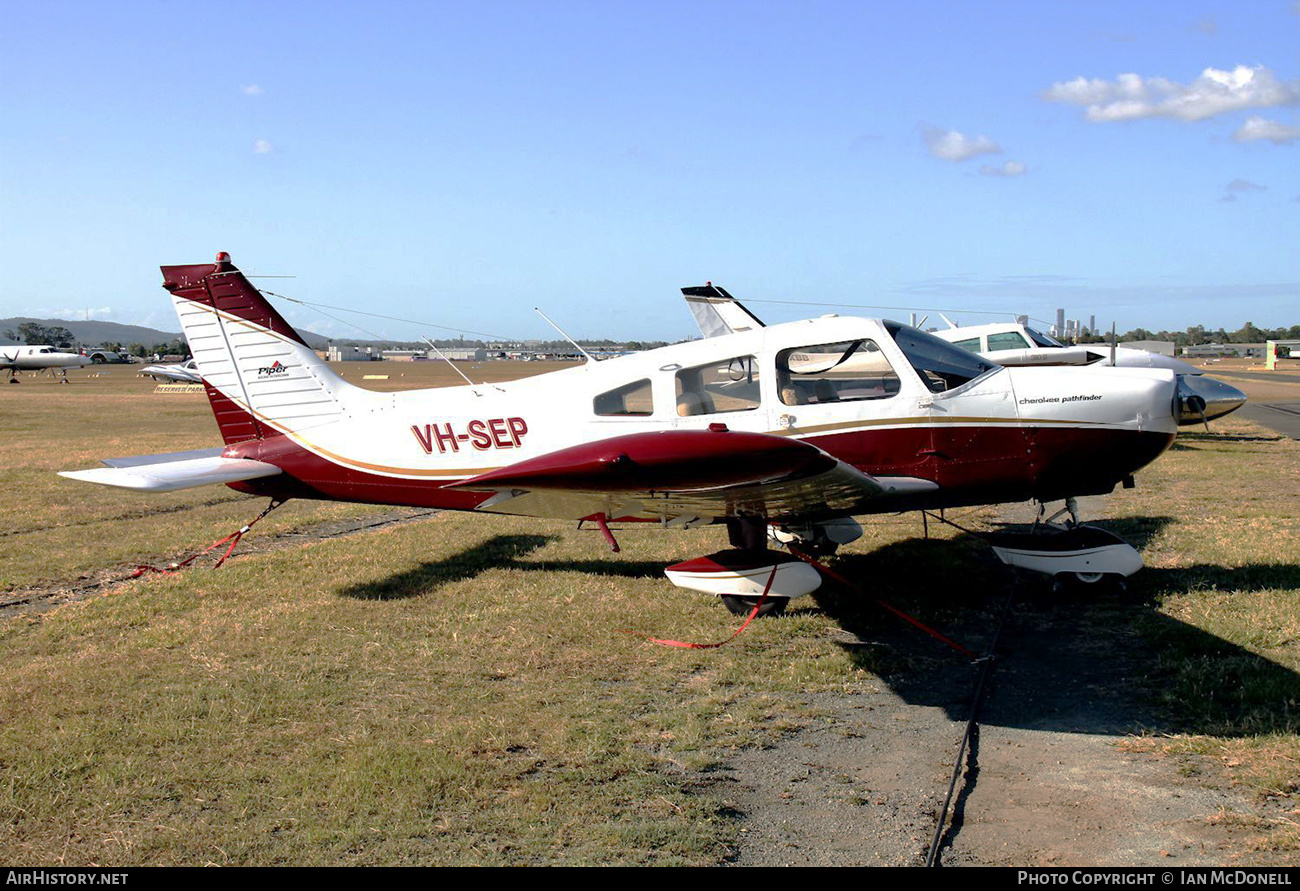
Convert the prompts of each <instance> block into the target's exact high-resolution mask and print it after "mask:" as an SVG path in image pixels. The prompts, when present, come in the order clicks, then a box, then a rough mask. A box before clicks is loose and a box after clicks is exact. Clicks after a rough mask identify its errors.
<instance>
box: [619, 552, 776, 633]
mask: <svg viewBox="0 0 1300 891" xmlns="http://www.w3.org/2000/svg"><path fill="white" fill-rule="evenodd" d="M780 568H781V567H780V565H777V566H773V567H772V572H771V574H769V575H768V577H767V584H766V585H764V586H763V596H762V597H760V598H758V603H756V604H754V609H753V610H751V611H750V613H749V618H747V619H746V620H745V624H744V625H741V626H740V627H739V628H737V629H736V633H735V634H733V635H731V637H729V638H727V639H726V640H720V641H718V642H717V643H691V642H690V641H685V640H660V639H658V638H654V637H647V638H646V640H648V641H649V642H650V643H653V644H659V645H660V646H662V647H682V648H684V649H687V650H713V649H716V648H718V647H722V646H726V645H727V644H729V643H731V642H732V641H733V640H735V639H736V638H738V637H740V632H742V631H744V630H745V629H746V628H748V627H749V623H750V622H752V621H754V619H755V617H756V616H758V611H759V610H760V609H762V608H763V603H764V602H765V601H766V600H767V592H769V591H771V590H772V582H774V581H775V580H776V571H777V570H778V569H780ZM623 633H624V634H631V633H632V632H631V631H624V632H623Z"/></svg>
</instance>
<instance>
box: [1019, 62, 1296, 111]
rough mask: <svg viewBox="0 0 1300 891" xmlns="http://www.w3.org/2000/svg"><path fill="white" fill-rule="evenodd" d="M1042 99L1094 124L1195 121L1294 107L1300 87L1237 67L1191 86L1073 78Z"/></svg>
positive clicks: (1210, 73)
mask: <svg viewBox="0 0 1300 891" xmlns="http://www.w3.org/2000/svg"><path fill="white" fill-rule="evenodd" d="M1043 98H1045V99H1047V100H1048V101H1049V102H1065V103H1069V104H1071V105H1083V106H1086V107H1087V110H1086V111H1085V112H1084V115H1085V117H1087V119H1088V120H1090V121H1093V122H1094V123H1100V122H1104V121H1129V120H1138V119H1141V118H1155V117H1165V118H1175V119H1177V120H1180V121H1200V120H1204V119H1206V118H1212V117H1214V116H1215V115H1220V114H1224V113H1226V112H1231V111H1240V110H1242V109H1246V108H1272V107H1275V106H1278V105H1294V104H1295V103H1297V102H1300V87H1297V86H1296V84H1294V83H1283V82H1281V81H1279V80H1278V79H1277V78H1276V77H1274V76H1273V73H1272V72H1271V71H1269V70H1268V69H1267V68H1265V67H1264V66H1263V65H1257V66H1255V67H1254V68H1250V67H1247V66H1245V65H1238V66H1237V67H1236V68H1234V69H1233V70H1231V71H1222V70H1220V69H1218V68H1206V69H1205V70H1204V71H1202V72H1201V76H1200V77H1198V78H1197V79H1196V80H1194V81H1192V82H1191V83H1190V84H1180V83H1177V82H1175V81H1172V80H1168V79H1166V78H1163V77H1148V78H1144V77H1142V76H1140V75H1137V74H1121V75H1119V76H1118V77H1116V78H1115V80H1113V81H1107V80H1102V79H1100V78H1092V79H1089V78H1085V77H1076V78H1075V79H1074V80H1069V81H1062V82H1060V83H1055V84H1052V87H1051V89H1049V90H1047V91H1046V92H1045V93H1044V94H1043Z"/></svg>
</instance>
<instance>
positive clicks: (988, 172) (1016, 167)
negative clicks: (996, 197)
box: [980, 161, 1029, 176]
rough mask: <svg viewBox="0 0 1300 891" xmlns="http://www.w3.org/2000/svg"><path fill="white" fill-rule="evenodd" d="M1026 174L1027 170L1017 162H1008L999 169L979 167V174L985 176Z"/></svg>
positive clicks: (989, 166)
mask: <svg viewBox="0 0 1300 891" xmlns="http://www.w3.org/2000/svg"><path fill="white" fill-rule="evenodd" d="M1028 172H1029V171H1028V168H1026V167H1025V165H1024V164H1022V163H1021V162H1019V161H1008V162H1007V163H1005V164H1003V165H1002V166H1001V167H994V166H993V165H991V164H985V165H984V166H982V167H980V173H982V174H984V175H985V176H1024V175H1025V174H1026V173H1028Z"/></svg>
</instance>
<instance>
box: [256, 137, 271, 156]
mask: <svg viewBox="0 0 1300 891" xmlns="http://www.w3.org/2000/svg"><path fill="white" fill-rule="evenodd" d="M272 148H273V146H272V145H271V143H269V142H268V141H266V140H265V139H255V140H253V153H254V154H257V155H269V154H270V153H271V149H272Z"/></svg>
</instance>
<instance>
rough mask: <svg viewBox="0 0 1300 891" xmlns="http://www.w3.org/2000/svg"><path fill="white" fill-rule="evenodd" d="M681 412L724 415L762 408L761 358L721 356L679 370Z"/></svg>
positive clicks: (678, 412) (680, 413)
mask: <svg viewBox="0 0 1300 891" xmlns="http://www.w3.org/2000/svg"><path fill="white" fill-rule="evenodd" d="M676 385H677V414H679V415H681V416H682V417H689V416H691V415H711V414H721V413H723V412H729V411H751V410H753V409H756V408H758V406H759V403H760V399H759V392H758V361H757V360H756V359H755V358H754V357H753V356H736V357H735V358H732V359H720V360H718V361H717V362H709V363H707V364H705V365H696V366H695V367H694V368H683V369H682V370H681V371H679V372H677V375H676Z"/></svg>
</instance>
